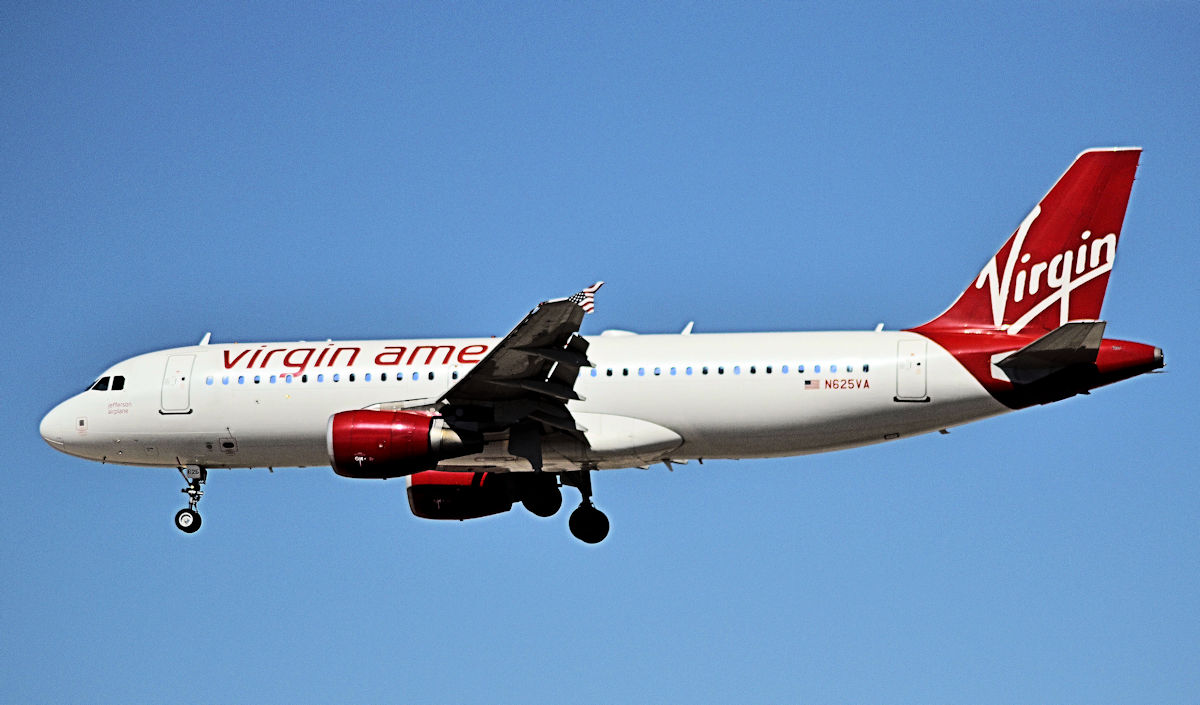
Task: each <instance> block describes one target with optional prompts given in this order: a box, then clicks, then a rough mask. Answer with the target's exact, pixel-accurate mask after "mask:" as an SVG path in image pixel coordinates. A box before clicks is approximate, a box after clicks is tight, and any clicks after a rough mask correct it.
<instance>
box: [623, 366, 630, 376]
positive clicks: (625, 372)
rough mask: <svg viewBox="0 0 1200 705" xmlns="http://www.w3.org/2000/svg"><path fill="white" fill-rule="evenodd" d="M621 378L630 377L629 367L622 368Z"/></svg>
mask: <svg viewBox="0 0 1200 705" xmlns="http://www.w3.org/2000/svg"><path fill="white" fill-rule="evenodd" d="M621 376H622V377H628V376H629V368H628V367H623V368H621Z"/></svg>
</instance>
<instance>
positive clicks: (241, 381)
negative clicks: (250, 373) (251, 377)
mask: <svg viewBox="0 0 1200 705" xmlns="http://www.w3.org/2000/svg"><path fill="white" fill-rule="evenodd" d="M245 383H246V376H245V375H238V384H245Z"/></svg>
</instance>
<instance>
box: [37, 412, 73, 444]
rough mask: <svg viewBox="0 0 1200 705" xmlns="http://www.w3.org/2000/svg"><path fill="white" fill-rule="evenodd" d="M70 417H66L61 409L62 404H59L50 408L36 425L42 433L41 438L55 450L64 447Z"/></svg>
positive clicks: (65, 413)
mask: <svg viewBox="0 0 1200 705" xmlns="http://www.w3.org/2000/svg"><path fill="white" fill-rule="evenodd" d="M69 421H70V419H68V418H67V412H66V410H64V409H63V405H62V404H59V405H58V406H56V407H54V408H53V409H51V410H50V413H48V414H46V415H45V416H44V417H42V423H41V425H39V426H38V433H40V434H42V440H43V441H45V442H46V443H49V444H50V447H51V448H53V449H55V450H63V449H64V448H65V447H66V444H67V443H66V438H67V430H68V428H69V426H70V423H69Z"/></svg>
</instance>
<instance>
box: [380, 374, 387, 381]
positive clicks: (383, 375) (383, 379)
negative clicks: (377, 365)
mask: <svg viewBox="0 0 1200 705" xmlns="http://www.w3.org/2000/svg"><path fill="white" fill-rule="evenodd" d="M379 381H380V382H386V381H387V373H386V372H380V373H379Z"/></svg>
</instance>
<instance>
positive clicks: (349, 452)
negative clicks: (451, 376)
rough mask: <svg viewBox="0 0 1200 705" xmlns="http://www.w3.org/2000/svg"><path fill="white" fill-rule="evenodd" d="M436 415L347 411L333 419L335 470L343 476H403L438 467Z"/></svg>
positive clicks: (331, 445) (331, 437)
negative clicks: (432, 435) (433, 431)
mask: <svg viewBox="0 0 1200 705" xmlns="http://www.w3.org/2000/svg"><path fill="white" fill-rule="evenodd" d="M432 425H433V416H431V415H429V414H423V413H418V412H415V411H366V410H358V411H343V412H341V413H338V414H334V415H333V418H331V419H330V420H329V440H330V447H331V450H332V455H331V456H330V465H332V466H333V471H334V472H336V473H337V474H339V475H341V476H343V477H356V478H384V477H402V476H404V475H409V474H412V473H415V472H420V471H421V470H431V469H433V468H434V467H436V466H437V461H438V458H437V457H436V456H435V455H434V454H432V453H431V452H430V443H429V432H430V428H431V426H432Z"/></svg>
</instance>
